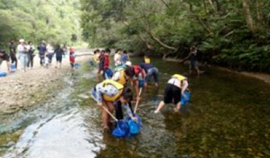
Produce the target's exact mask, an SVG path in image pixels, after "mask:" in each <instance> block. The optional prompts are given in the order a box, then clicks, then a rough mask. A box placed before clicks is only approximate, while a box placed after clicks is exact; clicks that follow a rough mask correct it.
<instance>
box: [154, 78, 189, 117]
mask: <svg viewBox="0 0 270 158" xmlns="http://www.w3.org/2000/svg"><path fill="white" fill-rule="evenodd" d="M187 87H188V81H187V78H186V77H185V76H182V75H179V74H175V75H173V76H172V78H171V79H170V80H169V81H168V82H167V84H166V88H165V90H164V99H163V101H161V102H160V103H159V105H158V108H157V109H156V110H155V113H159V112H160V110H161V109H162V108H163V107H164V105H165V104H169V103H174V104H175V106H176V108H174V110H175V111H176V112H177V111H179V110H180V108H181V103H180V102H181V99H184V98H183V97H185V91H186V90H187Z"/></svg>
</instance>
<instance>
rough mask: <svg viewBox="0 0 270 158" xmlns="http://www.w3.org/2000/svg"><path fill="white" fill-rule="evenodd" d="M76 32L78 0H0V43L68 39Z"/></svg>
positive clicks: (77, 33) (60, 40) (75, 36)
mask: <svg viewBox="0 0 270 158" xmlns="http://www.w3.org/2000/svg"><path fill="white" fill-rule="evenodd" d="M80 34H81V32H80V2H79V0H0V44H1V45H2V46H3V45H7V42H8V41H10V40H18V39H20V38H24V39H25V40H27V41H28V40H31V41H34V42H40V41H41V40H45V41H51V42H61V43H66V42H71V41H72V40H73V41H74V40H77V37H79V36H80Z"/></svg>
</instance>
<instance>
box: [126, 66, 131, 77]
mask: <svg viewBox="0 0 270 158" xmlns="http://www.w3.org/2000/svg"><path fill="white" fill-rule="evenodd" d="M125 74H126V75H127V76H130V67H127V68H125Z"/></svg>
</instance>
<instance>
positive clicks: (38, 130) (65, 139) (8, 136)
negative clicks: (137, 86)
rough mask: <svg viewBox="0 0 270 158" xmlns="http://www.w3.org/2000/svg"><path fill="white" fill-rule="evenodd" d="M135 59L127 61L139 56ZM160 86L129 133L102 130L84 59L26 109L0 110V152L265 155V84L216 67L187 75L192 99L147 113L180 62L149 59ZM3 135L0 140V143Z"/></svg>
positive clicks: (60, 157) (82, 156)
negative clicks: (50, 94) (138, 126)
mask: <svg viewBox="0 0 270 158" xmlns="http://www.w3.org/2000/svg"><path fill="white" fill-rule="evenodd" d="M139 61H140V60H139V59H135V60H134V63H136V62H139ZM153 63H154V64H155V65H156V66H157V67H158V68H159V71H160V75H159V77H160V88H159V90H158V91H157V90H156V89H155V88H154V85H153V84H152V85H150V88H149V91H148V93H146V94H144V98H143V101H142V102H141V103H140V110H139V112H138V114H139V115H140V116H141V118H142V119H143V129H142V130H141V132H140V134H139V135H137V136H136V137H134V138H129V139H119V138H114V137H112V136H111V134H109V133H103V132H102V123H101V120H100V109H99V108H98V107H97V106H96V105H95V103H94V102H93V101H92V100H91V99H90V94H89V90H90V88H91V87H92V86H93V85H94V84H96V78H95V70H93V69H94V68H93V67H90V66H89V65H88V64H85V65H84V66H83V67H82V69H80V70H79V71H78V72H77V73H76V75H75V76H69V77H66V78H64V79H63V80H64V82H66V85H67V86H66V88H65V89H63V90H61V91H59V92H57V95H56V97H55V98H52V99H51V100H48V101H47V102H46V103H42V106H38V107H36V108H33V109H29V110H28V111H21V112H19V113H17V114H15V115H10V116H1V117H2V119H1V121H0V123H1V125H0V127H1V128H0V140H2V141H0V151H1V153H2V158H13V157H14V158H90V157H98V158H115V157H117V158H127V157H136V158H137V157H138V158H143V157H145V158H157V157H166V158H181V157H183V158H189V157H226V158H227V157H270V138H269V137H270V128H269V126H270V116H269V114H270V91H269V89H270V86H269V85H267V84H265V83H263V82H261V81H259V80H256V79H252V78H247V77H244V76H240V75H237V74H234V73H229V72H224V71H220V70H216V69H208V70H207V72H206V73H205V74H203V75H201V76H196V75H194V76H189V82H190V89H191V92H192V100H191V103H190V105H186V106H184V107H183V108H182V110H181V113H174V112H173V110H172V109H173V105H167V106H166V108H165V109H163V111H162V113H161V114H154V113H153V111H154V110H155V108H156V106H157V104H158V102H159V101H160V100H161V99H162V96H163V89H164V86H165V83H166V81H167V80H168V79H169V78H170V76H171V75H172V74H174V73H184V74H186V73H187V69H186V66H184V65H179V64H176V63H166V62H163V61H160V60H153ZM3 140H4V141H3Z"/></svg>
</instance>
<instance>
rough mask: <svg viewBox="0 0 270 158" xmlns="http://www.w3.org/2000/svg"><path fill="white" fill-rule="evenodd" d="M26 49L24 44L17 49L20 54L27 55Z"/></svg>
mask: <svg viewBox="0 0 270 158" xmlns="http://www.w3.org/2000/svg"><path fill="white" fill-rule="evenodd" d="M25 48H26V46H25V45H24V44H19V45H18V47H17V51H18V52H19V53H25V51H26V49H25Z"/></svg>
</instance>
